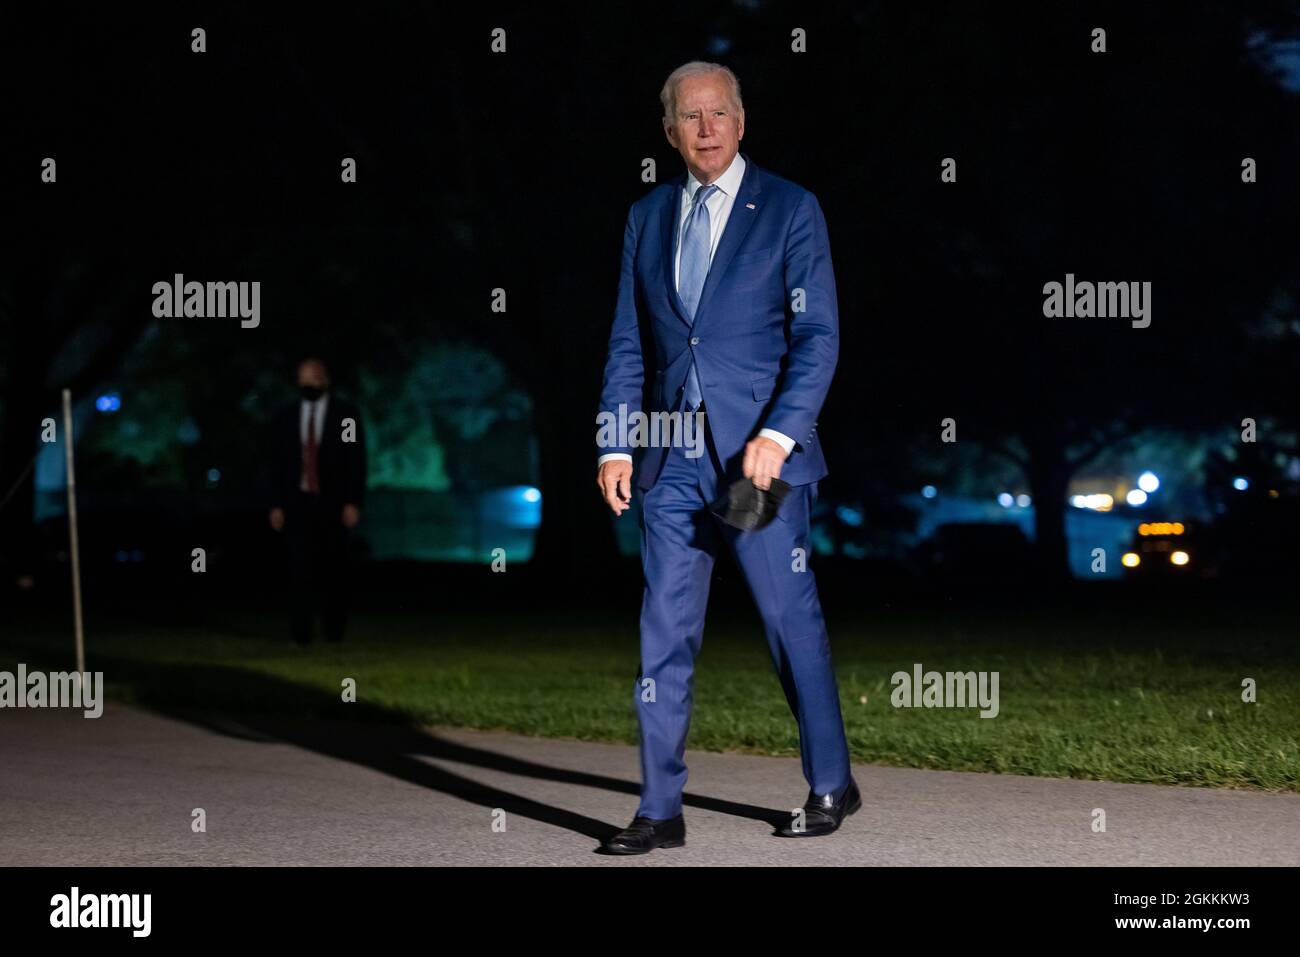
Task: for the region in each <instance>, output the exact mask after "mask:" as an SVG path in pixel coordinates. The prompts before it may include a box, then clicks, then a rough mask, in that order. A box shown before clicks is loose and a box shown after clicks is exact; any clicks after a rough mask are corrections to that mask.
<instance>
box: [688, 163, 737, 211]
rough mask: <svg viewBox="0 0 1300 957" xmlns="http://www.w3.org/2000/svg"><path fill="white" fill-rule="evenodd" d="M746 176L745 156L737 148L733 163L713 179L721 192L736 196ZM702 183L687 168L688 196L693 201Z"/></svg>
mask: <svg viewBox="0 0 1300 957" xmlns="http://www.w3.org/2000/svg"><path fill="white" fill-rule="evenodd" d="M744 178H745V158H744V157H743V156H741V155H740V151H739V150H737V151H736V155H735V157H734V158H733V159H732V161H731V165H730V166H728V167H727V168H726V169H725V170H724V171H723V173H722V175H721V176H719V177H718V178H717V179H715V180H714V181H713V185H714V186H716V187H718V190H719V192H722V193H726V194H727V195H728V196H735V195H736V193H737V192H739V190H740V181H741V180H742V179H744ZM701 185H703V184H701V183H700V181H699V180H698V179H696V178H695V174H694V173H692V172H690V171H689V170H687V172H686V198H687V199H688V200H690V201H691V202H694V201H695V191H696V190H697V189H699V188H700V186H701Z"/></svg>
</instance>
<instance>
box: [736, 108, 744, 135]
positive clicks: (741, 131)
mask: <svg viewBox="0 0 1300 957" xmlns="http://www.w3.org/2000/svg"><path fill="white" fill-rule="evenodd" d="M744 138H745V111H744V110H741V111H740V121H739V122H738V123H737V124H736V141H737V142H739V141H740V140H743V139H744Z"/></svg>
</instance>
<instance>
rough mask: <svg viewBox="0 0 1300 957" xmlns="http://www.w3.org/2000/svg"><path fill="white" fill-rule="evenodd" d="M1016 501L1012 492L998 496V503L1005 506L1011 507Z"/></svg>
mask: <svg viewBox="0 0 1300 957" xmlns="http://www.w3.org/2000/svg"><path fill="white" fill-rule="evenodd" d="M1015 503H1016V500H1015V499H1014V498H1012V496H1011V493H1010V492H1003V493H1002V494H1001V495H999V496H998V504H999V505H1001V506H1002V507H1003V508H1010V507H1011V506H1012V505H1014V504H1015Z"/></svg>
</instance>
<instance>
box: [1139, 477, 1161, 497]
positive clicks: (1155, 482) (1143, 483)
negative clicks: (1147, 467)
mask: <svg viewBox="0 0 1300 957" xmlns="http://www.w3.org/2000/svg"><path fill="white" fill-rule="evenodd" d="M1159 487H1160V479H1159V478H1157V477H1156V473H1155V472H1143V473H1142V474H1141V475H1139V476H1138V488H1140V489H1141V490H1142V491H1144V492H1146V493H1148V494H1150V493H1151V492H1154V491H1155V490H1156V489H1158V488H1159Z"/></svg>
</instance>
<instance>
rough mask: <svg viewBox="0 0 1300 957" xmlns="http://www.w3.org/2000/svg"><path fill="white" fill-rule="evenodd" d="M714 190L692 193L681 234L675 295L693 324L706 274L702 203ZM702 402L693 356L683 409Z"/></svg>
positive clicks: (705, 214) (705, 224) (706, 231)
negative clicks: (693, 194) (679, 299)
mask: <svg viewBox="0 0 1300 957" xmlns="http://www.w3.org/2000/svg"><path fill="white" fill-rule="evenodd" d="M717 188H718V187H717V186H701V187H700V188H699V189H697V190H696V191H695V198H694V205H693V206H692V207H691V212H690V215H689V216H687V217H686V227H685V229H684V230H683V231H682V261H681V266H680V267H679V275H678V279H677V294H678V295H679V296H680V297H681V300H682V305H684V306H685V307H686V312H687V314H688V315H689V316H690V317H691V322H692V323H694V322H695V308H696V307H697V306H698V305H699V304H700V293H702V292H703V291H704V279H705V277H707V276H708V274H709V246H710V243H709V207H708V206H706V205H705V201H706V200H708V198H709V197H710V196H711V195H712V194H713V192H714V191H715V190H716V189H717ZM701 401H703V396H702V395H701V393H700V380H699V377H698V376H697V375H696V374H695V359H694V357H692V358H691V368H690V371H689V372H688V373H687V374H686V408H687V409H688V410H689V411H692V412H693V411H694V410H695V409H697V408H699V405H700V402H701Z"/></svg>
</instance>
